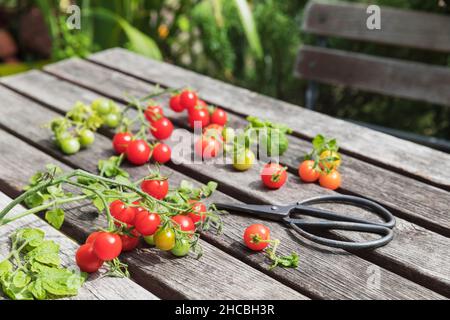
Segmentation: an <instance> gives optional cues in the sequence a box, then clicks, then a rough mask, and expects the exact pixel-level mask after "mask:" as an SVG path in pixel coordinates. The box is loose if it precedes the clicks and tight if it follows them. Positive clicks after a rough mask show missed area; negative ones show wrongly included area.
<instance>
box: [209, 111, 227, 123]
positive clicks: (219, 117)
mask: <svg viewBox="0 0 450 320" xmlns="http://www.w3.org/2000/svg"><path fill="white" fill-rule="evenodd" d="M227 121H228V115H227V113H226V112H225V111H224V110H223V109H220V108H216V109H214V111H213V113H212V115H211V123H215V124H218V125H220V126H224V125H225V124H226V123H227Z"/></svg>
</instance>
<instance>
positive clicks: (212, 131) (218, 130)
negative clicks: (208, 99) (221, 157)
mask: <svg viewBox="0 0 450 320" xmlns="http://www.w3.org/2000/svg"><path fill="white" fill-rule="evenodd" d="M222 132H223V127H222V126H219V125H218V124H210V125H208V126H207V127H205V128H204V129H203V136H204V137H214V138H216V139H220V140H222V141H223V136H222Z"/></svg>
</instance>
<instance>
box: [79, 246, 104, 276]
mask: <svg viewBox="0 0 450 320" xmlns="http://www.w3.org/2000/svg"><path fill="white" fill-rule="evenodd" d="M75 261H76V262H77V265H78V267H79V268H80V270H81V271H83V272H88V273H92V272H96V271H97V270H98V269H100V267H101V266H102V265H103V260H101V259H100V258H99V257H97V255H96V254H95V252H94V246H93V245H92V243H87V244H83V245H82V246H81V247H79V248H78V250H77V253H76V254H75Z"/></svg>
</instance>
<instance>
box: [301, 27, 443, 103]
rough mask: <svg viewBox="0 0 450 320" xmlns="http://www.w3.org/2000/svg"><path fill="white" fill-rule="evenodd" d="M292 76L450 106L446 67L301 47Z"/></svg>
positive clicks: (327, 49)
mask: <svg viewBox="0 0 450 320" xmlns="http://www.w3.org/2000/svg"><path fill="white" fill-rule="evenodd" d="M449 21H450V19H449ZM296 74H297V76H298V77H300V78H303V79H308V80H316V81H319V82H323V83H327V84H332V85H338V86H348V87H351V88H356V89H361V90H366V91H370V92H375V93H380V94H385V95H389V96H394V97H399V98H406V99H413V100H420V101H426V102H430V103H436V104H440V105H444V106H447V107H450V91H449V90H448V83H450V69H449V68H447V67H439V66H432V65H427V64H423V63H417V62H406V61H401V60H397V59H390V58H381V57H374V56H370V55H367V54H361V53H355V52H348V51H342V50H336V49H329V48H319V47H312V46H307V45H304V46H303V47H302V48H301V49H300V51H299V55H298V59H297V65H296ZM387 79H389V80H388V81H387Z"/></svg>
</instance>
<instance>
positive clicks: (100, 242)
mask: <svg viewBox="0 0 450 320" xmlns="http://www.w3.org/2000/svg"><path fill="white" fill-rule="evenodd" d="M93 246H94V252H95V254H96V255H97V257H99V258H100V259H102V260H103V261H111V260H114V259H115V258H117V257H118V256H119V254H120V252H121V251H122V240H120V237H119V235H117V234H115V233H109V232H102V233H101V234H99V235H98V236H97V238H96V239H95V241H94V243H93Z"/></svg>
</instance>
